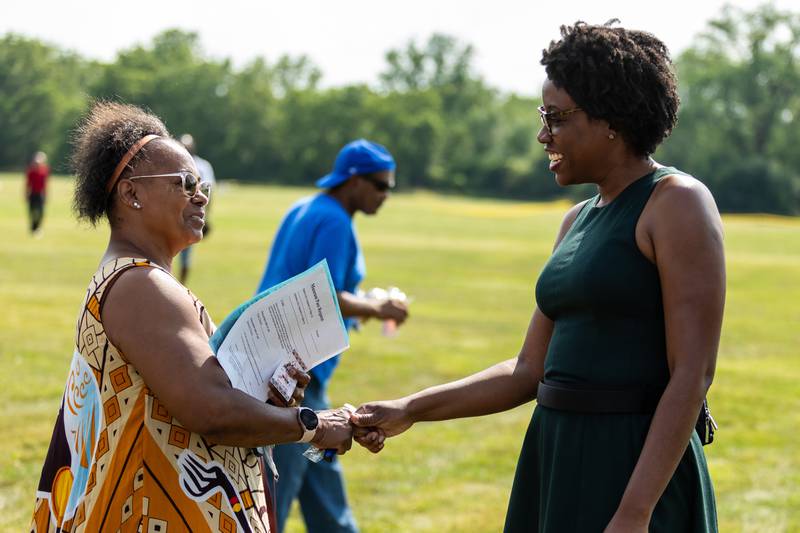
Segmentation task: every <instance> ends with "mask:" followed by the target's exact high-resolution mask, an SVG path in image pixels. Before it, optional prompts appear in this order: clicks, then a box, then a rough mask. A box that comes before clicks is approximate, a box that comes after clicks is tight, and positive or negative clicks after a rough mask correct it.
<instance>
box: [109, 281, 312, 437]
mask: <svg viewBox="0 0 800 533" xmlns="http://www.w3.org/2000/svg"><path fill="white" fill-rule="evenodd" d="M102 318H103V325H104V327H105V329H106V333H107V335H108V338H109V340H110V341H111V342H112V343H113V344H114V345H115V346H116V347H118V348H119V349H120V351H121V355H123V356H124V357H125V359H126V360H127V361H128V362H129V363H131V364H132V365H133V366H134V367H136V369H137V371H138V372H139V373H140V374H141V376H142V378H143V379H144V382H145V383H146V384H147V386H148V387H149V388H150V390H151V391H152V392H153V394H154V395H155V396H157V397H158V399H159V400H160V401H161V402H162V403H163V404H164V405H165V406H166V407H167V409H168V410H169V412H170V414H172V415H173V416H174V417H175V418H176V419H178V420H179V421H180V422H181V424H183V425H184V426H185V427H186V428H187V429H188V430H190V431H192V432H195V433H199V434H201V435H203V436H205V437H208V438H209V439H211V440H212V441H214V442H215V443H218V444H226V445H231V446H244V447H255V446H261V445H265V444H278V443H285V442H293V441H296V440H298V439H299V438H300V437H301V434H302V432H301V428H300V425H299V422H298V420H297V410H296V409H294V408H282V407H275V406H271V405H267V404H265V403H262V402H260V401H259V400H257V399H255V398H253V397H251V396H249V395H248V394H245V393H244V392H242V391H239V390H237V389H234V388H233V387H231V384H230V381H229V380H228V377H227V375H226V374H225V371H224V370H223V369H222V367H221V366H220V365H219V362H218V361H217V358H216V357H215V356H214V354H213V352H212V351H211V348H210V346H209V345H208V335H206V332H205V330H204V329H203V327H202V325H201V324H200V321H199V320H198V317H197V312H196V311H195V309H194V306H193V304H192V301H191V299H190V298H189V296H188V294H187V293H186V289H184V288H183V287H182V286H181V285H180V284H179V283H178V282H177V281H175V280H174V279H173V278H172V277H170V276H169V275H168V274H166V273H164V272H162V271H161V270H159V269H155V268H135V269H131V270H130V271H128V272H125V273H124V274H121V275H120V277H119V279H118V280H117V282H116V283H115V285H114V286H113V288H112V289H111V290H110V292H109V293H108V294H107V297H106V301H105V302H104V306H103V310H102Z"/></svg>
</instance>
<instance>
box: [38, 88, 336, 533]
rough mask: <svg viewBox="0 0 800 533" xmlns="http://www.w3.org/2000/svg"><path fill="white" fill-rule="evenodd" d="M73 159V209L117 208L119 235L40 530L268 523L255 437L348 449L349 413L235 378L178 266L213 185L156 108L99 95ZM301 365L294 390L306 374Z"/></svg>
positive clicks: (86, 212)
mask: <svg viewBox="0 0 800 533" xmlns="http://www.w3.org/2000/svg"><path fill="white" fill-rule="evenodd" d="M73 162H74V165H75V170H76V174H77V184H76V192H75V209H76V211H77V213H78V216H79V217H80V218H83V219H86V220H88V221H90V222H91V223H93V224H96V223H97V222H98V221H99V220H100V219H102V218H106V219H108V221H109V224H110V226H111V236H110V239H109V243H108V248H107V249H106V251H105V254H104V255H103V258H102V260H101V261H100V266H99V268H98V270H97V272H96V273H95V274H94V275H93V276H92V278H91V280H90V282H89V287H88V290H87V291H86V297H85V299H84V303H83V306H82V307H81V311H80V313H79V316H78V325H77V332H76V333H77V334H76V338H75V351H74V354H73V358H72V363H71V366H70V370H69V376H68V378H67V385H66V389H65V391H64V397H63V401H62V405H61V410H60V411H59V414H58V418H57V420H56V427H55V430H54V431H53V437H52V441H51V443H50V449H49V452H48V455H47V458H46V461H45V465H44V468H43V470H42V476H41V480H40V482H39V486H38V491H37V500H36V506H35V510H34V516H33V524H32V528H33V529H34V530H36V531H120V530H121V531H167V530H169V531H172V530H178V531H269V530H270V520H269V517H268V514H269V513H268V512H267V500H268V499H269V495H268V494H267V493H266V492H265V488H264V483H263V476H262V468H261V465H262V461H261V458H260V456H259V455H258V454H257V453H255V452H254V451H253V449H254V448H256V447H258V446H263V445H266V444H277V443H285V442H294V441H298V440H302V441H304V442H309V441H310V442H313V443H315V444H316V445H317V446H319V447H322V448H336V449H338V451H339V452H341V453H343V452H344V451H346V450H347V449H348V448H349V446H350V439H351V428H350V426H349V422H348V418H349V414H348V413H347V412H346V411H343V410H339V411H324V412H320V413H314V412H313V411H311V410H308V409H305V408H303V409H297V408H294V407H289V406H285V405H283V406H275V405H269V404H264V403H262V402H260V401H258V400H256V399H255V398H253V397H250V396H248V395H247V394H245V393H243V392H241V391H238V390H236V389H233V388H232V387H231V385H230V382H229V380H228V378H227V376H226V374H225V372H224V371H223V370H222V368H221V367H220V365H219V363H218V362H217V360H216V358H215V357H214V354H213V353H212V351H211V349H210V347H209V345H208V339H209V335H211V334H212V332H213V329H214V326H213V324H212V322H211V320H210V319H209V317H208V315H207V314H206V311H205V308H204V307H203V305H202V303H200V301H199V300H198V299H197V298H196V297H195V296H194V295H193V294H192V293H191V292H190V291H189V290H187V289H186V288H185V287H183V286H182V285H181V284H180V283H178V281H177V280H176V279H175V278H174V277H173V276H172V274H171V272H170V266H171V264H172V259H173V257H175V255H176V254H177V253H178V252H180V251H181V250H182V249H183V248H185V247H186V246H188V245H190V244H192V243H195V242H197V241H199V240H200V239H201V238H202V235H203V233H202V232H203V224H204V208H205V206H206V204H207V203H208V198H209V195H210V192H211V191H210V187H209V186H208V184H206V183H203V182H201V181H200V179H199V178H198V172H197V168H196V167H195V164H194V161H193V160H192V157H191V155H189V153H188V152H187V151H186V149H185V148H183V146H181V145H180V144H179V143H178V142H177V141H175V140H174V139H172V138H170V136H169V133H168V132H167V130H166V128H165V127H164V125H163V124H162V123H161V121H160V120H159V119H158V118H156V117H154V116H152V115H149V114H147V113H145V112H143V111H141V110H139V109H137V108H135V107H131V106H126V105H120V104H111V103H101V104H98V105H95V106H94V107H93V109H92V110H91V111H90V113H89V115H88V117H87V119H86V121H85V122H84V124H83V125H82V127H81V128H80V130H79V132H78V135H77V139H76V150H75V154H74V157H73ZM295 377H297V378H298V380H299V383H300V386H299V388H298V389H297V390H296V391H295V397H294V400H295V401H297V400H300V399H302V394H303V387H304V386H305V384H307V383H308V376H307V375H306V374H302V373H295ZM274 397H275V396H274V395H273V398H274ZM293 403H294V402H293Z"/></svg>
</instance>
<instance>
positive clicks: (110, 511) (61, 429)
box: [31, 258, 270, 533]
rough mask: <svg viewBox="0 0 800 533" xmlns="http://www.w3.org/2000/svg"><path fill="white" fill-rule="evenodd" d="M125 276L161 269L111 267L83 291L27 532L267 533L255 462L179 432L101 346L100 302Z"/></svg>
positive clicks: (131, 264)
mask: <svg viewBox="0 0 800 533" xmlns="http://www.w3.org/2000/svg"><path fill="white" fill-rule="evenodd" d="M130 268H160V267H158V266H157V265H155V264H153V263H151V262H149V261H147V260H144V259H132V258H124V259H116V260H113V261H110V262H108V263H106V264H104V265H102V266H101V267H100V269H99V270H98V271H97V272H96V273H95V275H94V277H93V278H92V280H91V283H90V284H89V288H88V290H87V292H86V299H85V301H84V305H83V306H82V308H81V312H80V315H79V317H78V327H77V335H76V339H75V342H76V346H75V353H74V355H73V358H72V364H71V366H70V371H69V376H68V377H67V384H66V388H65V390H64V397H63V400H62V403H61V409H60V410H59V413H58V418H57V419H56V425H55V429H54V430H53V436H52V440H51V441H50V449H49V451H48V453H47V458H46V460H45V463H44V467H43V468H42V476H41V479H40V481H39V485H38V490H37V492H36V505H35V507H34V513H33V520H32V524H31V531H36V532H41V531H53V532H78V531H86V532H96V531H122V532H128V531H142V532H151V531H158V532H167V531H192V532H195V533H197V532H204V531H210V532H266V531H269V530H270V528H269V520H268V513H267V504H266V500H267V495H266V494H265V491H264V484H263V480H262V475H261V461H260V459H259V458H258V457H257V456H256V455H254V454H253V453H252V452H251V451H250V450H248V449H246V448H238V447H234V446H221V445H216V444H213V443H211V442H209V441H208V440H206V439H205V438H204V437H202V436H200V435H198V434H196V433H192V432H190V431H188V430H187V429H185V428H184V427H183V426H181V424H180V422H178V421H177V420H175V419H174V418H172V416H170V414H169V412H168V411H167V409H166V407H165V406H164V405H163V404H161V403H160V402H159V401H158V398H156V397H155V396H153V394H152V393H151V392H150V390H149V389H148V388H147V385H146V384H145V383H144V381H143V380H142V377H141V376H140V375H139V373H138V372H137V371H136V368H134V367H133V365H131V364H130V363H128V362H127V361H126V360H125V359H124V357H123V355H122V354H121V353H120V351H119V350H118V349H117V348H116V347H115V346H114V345H113V344H111V342H110V341H109V340H108V339H107V338H106V334H105V330H104V328H103V322H102V319H101V313H100V311H101V309H102V306H103V296H104V294H105V293H106V291H108V290H109V289H110V288H111V286H112V285H113V283H114V282H115V280H116V279H117V278H118V276H119V275H120V274H121V273H122V272H124V271H126V270H128V269H130ZM187 292H188V290H187ZM188 295H189V297H191V298H192V300H193V301H194V306H195V309H196V310H197V315H198V319H199V320H200V322H201V323H202V324H203V326H204V328H205V330H206V331H207V332H208V333H209V335H210V334H211V332H212V329H213V325H212V322H211V320H210V319H209V317H208V314H207V313H206V311H205V308H204V307H203V304H202V303H200V301H199V300H198V299H197V298H195V297H194V295H192V294H191V292H189V293H188Z"/></svg>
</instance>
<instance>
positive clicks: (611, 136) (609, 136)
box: [608, 133, 614, 141]
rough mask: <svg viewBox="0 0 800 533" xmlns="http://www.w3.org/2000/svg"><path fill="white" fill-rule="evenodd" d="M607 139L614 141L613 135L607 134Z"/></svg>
mask: <svg viewBox="0 0 800 533" xmlns="http://www.w3.org/2000/svg"><path fill="white" fill-rule="evenodd" d="M608 138H609V139H611V140H612V141H613V140H614V134H613V133H609V134H608Z"/></svg>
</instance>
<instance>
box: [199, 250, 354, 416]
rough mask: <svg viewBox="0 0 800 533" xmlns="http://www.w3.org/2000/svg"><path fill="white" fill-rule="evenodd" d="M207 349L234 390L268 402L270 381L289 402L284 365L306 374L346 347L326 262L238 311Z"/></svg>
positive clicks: (292, 382) (292, 384) (290, 389)
mask: <svg viewBox="0 0 800 533" xmlns="http://www.w3.org/2000/svg"><path fill="white" fill-rule="evenodd" d="M209 343H210V344H211V347H212V348H213V349H214V352H215V353H216V354H217V359H219V362H220V364H221V365H222V368H223V369H224V370H225V372H226V373H227V374H228V377H229V378H230V380H231V384H232V385H233V386H234V387H235V388H237V389H240V390H242V391H244V392H246V393H248V394H250V395H251V396H254V397H256V398H258V399H260V400H261V401H266V400H267V395H268V383H269V382H270V380H272V383H273V384H274V385H275V387H276V388H277V389H278V390H279V391H280V392H281V394H282V395H283V397H284V398H285V399H286V400H287V401H289V400H290V399H291V397H292V392H293V390H294V387H295V384H296V382H295V380H294V378H292V377H291V376H290V375H289V374H288V372H287V369H286V366H285V365H286V364H293V365H295V366H296V367H297V368H299V369H301V370H303V371H308V370H310V369H311V368H313V367H315V366H316V365H318V364H320V363H322V362H323V361H325V360H327V359H329V358H331V357H333V356H334V355H336V354H338V353H341V352H343V351H344V350H346V349H347V348H349V346H350V343H349V339H348V336H347V329H346V328H345V326H344V320H343V319H342V314H341V311H340V310H339V304H338V301H337V298H336V292H335V290H334V287H333V282H332V280H331V276H330V272H329V271H328V264H327V262H326V261H324V260H323V261H320V262H319V263H317V264H316V265H314V266H313V267H311V268H310V269H308V270H306V271H305V272H303V273H302V274H298V275H297V276H295V277H293V278H291V279H289V280H287V281H285V282H283V283H280V284H278V285H276V286H274V287H272V288H270V289H267V290H266V291H264V292H262V293H260V294H257V295H256V296H254V297H253V298H252V299H250V300H249V301H247V302H245V303H243V304H242V305H240V306H239V307H238V308H236V310H234V311H233V312H232V313H231V314H230V315H228V317H227V318H226V319H225V320H224V321H223V322H222V324H220V326H219V328H218V329H217V331H216V332H215V333H214V335H213V336H212V337H211V339H210V341H209Z"/></svg>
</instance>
